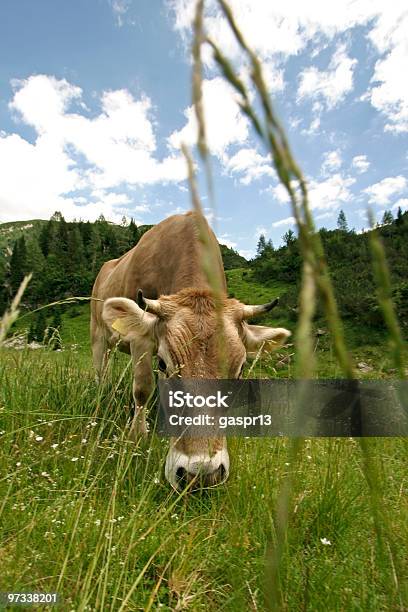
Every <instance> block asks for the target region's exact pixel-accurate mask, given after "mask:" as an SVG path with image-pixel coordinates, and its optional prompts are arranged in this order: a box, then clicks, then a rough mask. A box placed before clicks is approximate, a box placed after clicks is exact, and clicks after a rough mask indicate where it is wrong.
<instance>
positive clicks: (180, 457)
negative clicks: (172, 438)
mask: <svg viewBox="0 0 408 612" xmlns="http://www.w3.org/2000/svg"><path fill="white" fill-rule="evenodd" d="M165 475H166V478H167V480H168V481H169V483H170V484H171V486H172V487H173V488H174V489H176V490H177V491H182V490H183V489H185V488H188V489H189V490H191V491H194V490H199V489H206V488H210V487H214V486H217V485H220V484H222V483H223V482H225V481H226V480H227V478H228V475H229V456H228V451H227V449H226V448H223V449H222V450H220V451H217V452H216V453H215V454H214V455H213V456H212V457H210V456H208V455H196V456H188V455H185V454H184V453H180V452H179V451H177V449H174V448H170V450H169V453H168V455H167V459H166V467H165Z"/></svg>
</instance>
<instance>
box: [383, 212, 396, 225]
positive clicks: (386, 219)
mask: <svg viewBox="0 0 408 612" xmlns="http://www.w3.org/2000/svg"><path fill="white" fill-rule="evenodd" d="M393 222H394V217H393V216H392V212H391V211H390V210H386V211H384V214H383V218H382V224H383V225H390V224H391V223H393Z"/></svg>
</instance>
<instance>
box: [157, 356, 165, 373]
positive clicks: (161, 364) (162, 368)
mask: <svg viewBox="0 0 408 612" xmlns="http://www.w3.org/2000/svg"><path fill="white" fill-rule="evenodd" d="M157 366H158V368H159V370H160V372H166V370H167V366H166V362H165V361H164V360H163V359H162V358H161V357H159V358H158V362H157Z"/></svg>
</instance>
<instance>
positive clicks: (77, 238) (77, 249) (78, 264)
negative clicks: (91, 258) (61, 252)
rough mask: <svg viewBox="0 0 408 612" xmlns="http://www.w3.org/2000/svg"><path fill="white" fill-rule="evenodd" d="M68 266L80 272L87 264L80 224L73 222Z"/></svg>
mask: <svg viewBox="0 0 408 612" xmlns="http://www.w3.org/2000/svg"><path fill="white" fill-rule="evenodd" d="M67 255H68V257H67V264H68V265H67V267H68V269H69V270H73V271H75V272H79V271H80V270H81V268H82V267H83V266H84V265H85V253H84V243H83V240H82V236H81V232H80V231H79V227H78V225H77V224H76V223H75V224H72V226H71V227H70V230H69V232H68V243H67Z"/></svg>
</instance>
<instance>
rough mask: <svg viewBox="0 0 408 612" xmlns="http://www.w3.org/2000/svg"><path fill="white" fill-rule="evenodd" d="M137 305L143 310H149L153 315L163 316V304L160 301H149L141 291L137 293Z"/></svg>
mask: <svg viewBox="0 0 408 612" xmlns="http://www.w3.org/2000/svg"><path fill="white" fill-rule="evenodd" d="M137 305H138V306H139V308H141V309H142V310H148V311H149V312H151V313H152V314H155V315H158V316H160V314H161V304H160V301H159V300H149V299H148V298H145V297H144V296H143V291H142V290H141V289H139V290H138V292H137Z"/></svg>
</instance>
